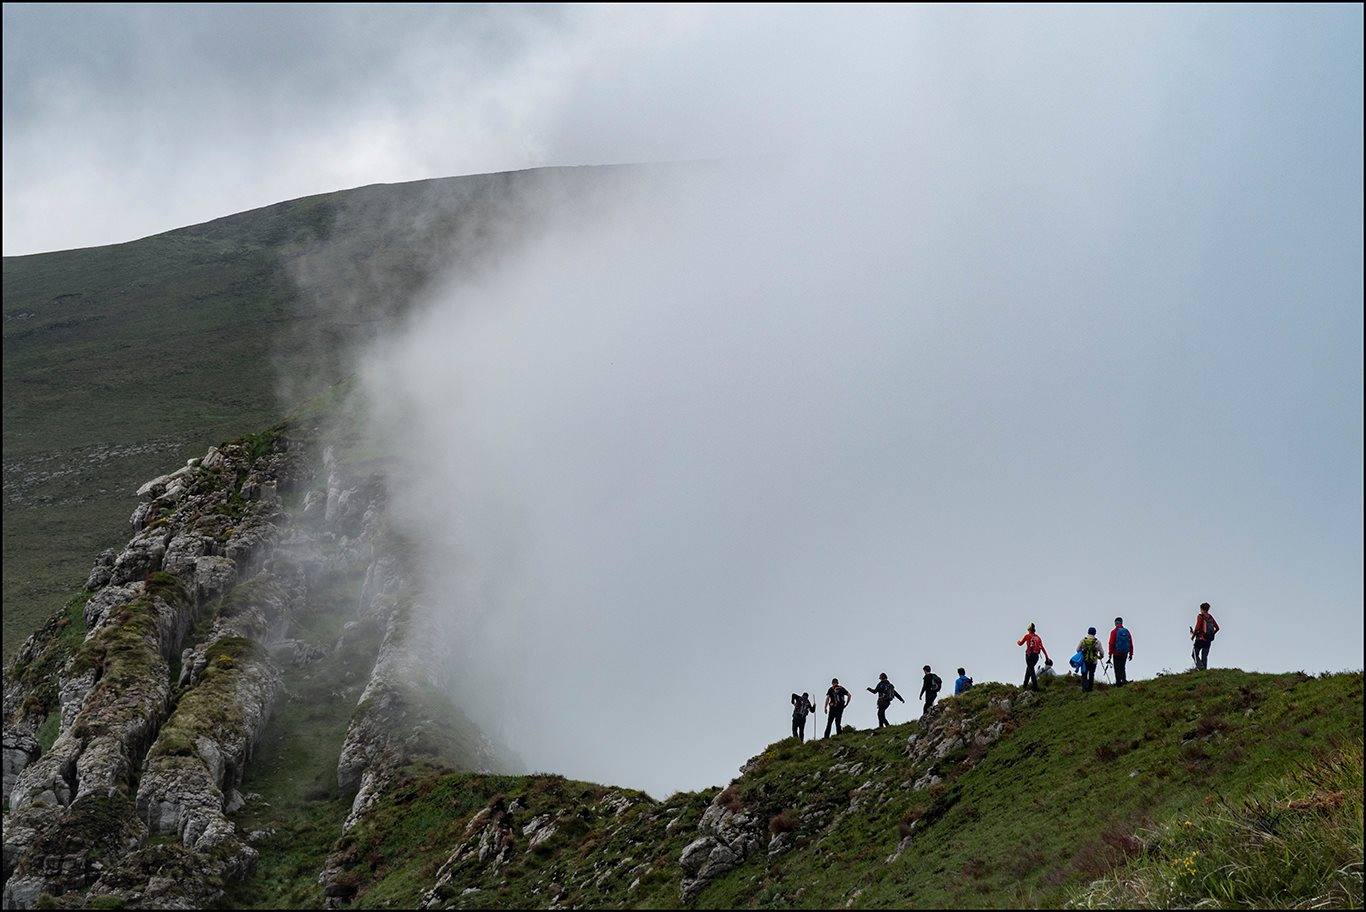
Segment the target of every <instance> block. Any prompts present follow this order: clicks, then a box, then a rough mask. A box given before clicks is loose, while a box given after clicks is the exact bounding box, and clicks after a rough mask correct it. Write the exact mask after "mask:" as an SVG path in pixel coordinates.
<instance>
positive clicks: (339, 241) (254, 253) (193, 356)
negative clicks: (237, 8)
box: [3, 168, 633, 657]
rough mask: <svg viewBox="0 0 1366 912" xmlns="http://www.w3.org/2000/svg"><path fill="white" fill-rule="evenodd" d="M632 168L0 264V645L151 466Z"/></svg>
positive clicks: (274, 217) (114, 531) (108, 540)
mask: <svg viewBox="0 0 1366 912" xmlns="http://www.w3.org/2000/svg"><path fill="white" fill-rule="evenodd" d="M630 173H633V172H632V169H629V168H554V169H540V170H535V171H523V172H513V173H508V174H489V175H474V176H469V177H456V178H445V179H440V180H426V181H414V182H411V183H405V184H390V185H375V186H370V187H361V188H359V189H355V190H346V191H340V192H337V193H328V194H322V195H318V196H310V197H304V198H302V199H297V200H291V201H289V202H284V203H278V204H276V205H273V206H267V207H264V208H262V209H255V210H252V211H250V212H243V213H239V214H237V215H232V216H228V217H226V218H221V219H216V220H214V221H211V222H206V223H204V224H202V225H195V226H191V227H187V228H181V229H177V230H175V231H169V232H166V233H164V234H158V235H154V236H152V237H147V238H142V239H141V240H137V241H132V242H129V243H126V244H116V245H111V246H107V247H93V248H87V249H82V250H66V251H60V252H56V253H44V254H35V255H31V256H20V257H5V259H4V367H3V372H4V420H3V441H4V565H5V575H4V576H5V579H4V611H3V614H4V644H5V645H4V649H5V656H6V657H8V656H9V655H10V654H11V653H12V651H13V650H14V649H15V648H17V646H18V645H19V643H20V642H21V641H22V640H23V637H24V636H25V635H27V634H28V633H30V632H31V631H32V630H33V629H35V628H36V627H37V626H38V623H39V622H40V621H41V620H42V618H43V617H45V616H46V615H47V614H48V613H49V612H51V611H52V609H53V608H54V607H56V605H58V604H60V602H61V599H62V598H63V594H64V593H65V592H67V591H68V590H69V588H70V585H69V581H70V580H72V579H74V578H76V577H77V576H79V575H81V573H82V572H83V571H84V569H85V565H86V561H87V560H88V559H89V555H90V554H91V553H94V552H95V551H98V550H100V549H101V548H103V547H107V546H109V545H113V544H115V543H116V542H117V541H118V540H119V534H118V533H119V527H120V523H121V521H122V519H123V518H124V515H125V514H126V511H127V507H126V505H125V504H126V497H127V495H128V494H130V493H131V492H132V490H133V488H134V487H136V486H137V484H138V483H139V482H140V481H141V480H142V479H144V478H147V477H149V476H150V475H152V474H154V473H155V471H156V470H157V467H158V466H161V465H163V464H165V463H166V462H168V461H169V462H175V461H176V460H184V459H186V458H188V457H190V456H193V455H195V454H197V453H202V452H203V451H204V450H205V449H206V448H207V447H208V446H209V445H210V444H213V443H216V442H218V441H220V440H223V439H225V438H231V437H235V436H238V435H240V434H245V433H248V432H250V431H252V430H254V429H255V428H259V427H263V426H265V425H267V424H269V423H270V422H272V421H274V420H275V417H276V416H278V415H279V414H281V408H280V404H279V395H278V394H280V393H283V394H284V395H285V397H286V398H287V399H291V398H293V397H295V396H305V397H306V396H307V395H310V394H312V393H313V392H316V391H317V389H319V388H321V387H323V386H326V385H327V384H329V383H331V382H334V381H335V380H336V379H338V378H337V371H338V369H339V366H341V367H343V368H344V369H349V365H346V363H345V362H346V359H347V356H348V354H349V352H350V347H351V346H352V345H354V344H355V343H357V342H358V341H361V340H363V339H364V338H367V337H368V336H370V335H371V334H373V333H374V332H376V331H377V330H378V328H380V327H382V326H384V325H386V324H387V323H388V322H390V321H392V320H394V319H395V318H397V317H398V316H399V315H401V314H402V313H403V312H404V310H405V309H406V308H407V306H408V305H409V303H410V302H411V300H412V298H413V296H414V295H415V294H417V292H418V290H419V289H420V288H422V287H423V286H424V285H425V284H426V283H427V282H428V281H429V280H430V279H431V278H432V277H433V276H434V275H435V274H436V273H437V272H438V271H439V270H441V269H444V268H450V269H459V270H466V271H468V270H471V269H474V268H476V266H477V263H478V262H479V260H480V258H481V257H482V256H484V255H485V254H486V253H487V252H488V251H490V250H496V249H499V248H500V247H501V246H505V245H507V244H508V243H510V242H511V241H512V240H513V239H515V238H516V237H517V236H518V235H519V234H520V233H522V232H525V231H527V230H530V228H531V227H532V226H534V225H535V224H537V222H538V220H540V219H542V218H544V217H545V216H546V213H547V211H548V210H549V209H550V208H551V207H552V206H553V205H556V204H559V203H568V204H569V205H570V206H586V205H589V204H590V203H589V198H590V197H591V196H592V194H593V193H594V192H596V191H598V190H600V189H602V188H604V187H606V186H609V185H611V184H612V183H613V182H615V181H618V180H620V179H623V178H624V177H625V176H626V175H628V174H630ZM281 377H291V378H301V377H303V378H307V382H306V383H304V384H303V385H301V386H294V387H291V388H288V389H283V390H282V389H281V384H280V378H281ZM288 405H289V403H288V402H287V403H286V410H287V408H288Z"/></svg>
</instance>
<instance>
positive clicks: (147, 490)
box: [137, 475, 171, 497]
mask: <svg viewBox="0 0 1366 912" xmlns="http://www.w3.org/2000/svg"><path fill="white" fill-rule="evenodd" d="M170 480H171V476H170V475H160V476H158V477H156V478H153V479H152V480H151V481H148V482H144V483H143V485H142V487H140V488H138V493H137V496H138V497H157V496H159V495H160V494H161V492H162V491H165V490H166V483H167V482H168V481H170Z"/></svg>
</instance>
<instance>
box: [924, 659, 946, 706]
mask: <svg viewBox="0 0 1366 912" xmlns="http://www.w3.org/2000/svg"><path fill="white" fill-rule="evenodd" d="M924 670H925V677H924V679H923V680H922V681H921V683H920V696H921V698H922V699H923V700H924V701H925V708H924V709H922V710H921V711H920V714H921V715H922V716H923V715H924V714H925V713H927V712H929V711H930V707H931V706H933V705H934V698H935V697H937V696H939V688H941V687H943V686H944V682H943V681H941V680H940V679H939V675H937V674H935V673H934V672H932V671H930V666H928V665H926V666H925V669H924Z"/></svg>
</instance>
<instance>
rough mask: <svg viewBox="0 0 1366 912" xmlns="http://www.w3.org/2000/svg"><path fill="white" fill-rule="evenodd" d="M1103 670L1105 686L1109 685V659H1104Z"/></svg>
mask: <svg viewBox="0 0 1366 912" xmlns="http://www.w3.org/2000/svg"><path fill="white" fill-rule="evenodd" d="M1104 670H1105V683H1106V684H1109V683H1110V660H1109V659H1106V660H1105V669H1104Z"/></svg>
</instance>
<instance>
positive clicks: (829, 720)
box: [825, 712, 835, 738]
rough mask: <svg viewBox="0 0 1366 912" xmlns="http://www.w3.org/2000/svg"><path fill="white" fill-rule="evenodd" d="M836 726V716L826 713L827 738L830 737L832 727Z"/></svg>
mask: <svg viewBox="0 0 1366 912" xmlns="http://www.w3.org/2000/svg"><path fill="white" fill-rule="evenodd" d="M834 724H835V714H834V713H833V712H832V713H826V716H825V737H827V738H828V737H830V726H832V725H834Z"/></svg>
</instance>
